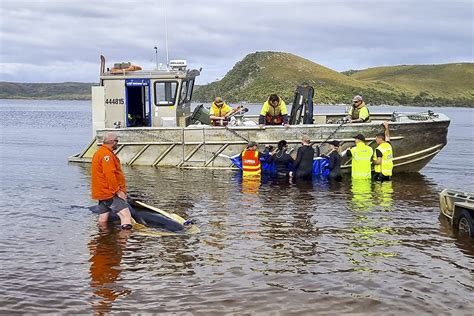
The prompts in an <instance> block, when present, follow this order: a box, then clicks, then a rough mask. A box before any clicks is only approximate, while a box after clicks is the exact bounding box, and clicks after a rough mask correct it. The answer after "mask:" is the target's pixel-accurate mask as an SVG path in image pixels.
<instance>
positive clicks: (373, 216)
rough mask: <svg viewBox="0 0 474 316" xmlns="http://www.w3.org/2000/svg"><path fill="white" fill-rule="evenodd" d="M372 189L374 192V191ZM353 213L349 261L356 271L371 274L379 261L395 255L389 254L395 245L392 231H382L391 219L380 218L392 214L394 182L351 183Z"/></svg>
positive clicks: (389, 229)
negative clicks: (377, 260)
mask: <svg viewBox="0 0 474 316" xmlns="http://www.w3.org/2000/svg"><path fill="white" fill-rule="evenodd" d="M372 188H373V190H372ZM351 189H352V207H351V209H352V211H353V212H354V213H355V219H354V226H353V227H352V231H353V233H354V234H353V235H351V236H349V237H348V238H349V239H350V240H351V242H350V246H351V248H350V249H349V250H348V252H347V253H348V256H349V260H350V261H351V263H352V264H354V265H355V266H356V268H355V270H359V271H372V270H373V269H372V268H371V266H372V265H374V264H375V263H376V262H374V261H376V257H382V258H387V257H393V256H395V255H396V254H395V253H394V252H390V251H387V250H388V249H389V248H390V246H393V245H394V244H396V242H394V241H390V240H389V238H388V236H389V235H390V234H393V233H394V232H393V230H392V229H391V228H389V227H383V222H384V221H391V218H390V217H386V216H380V215H381V214H380V213H381V212H380V211H382V212H390V211H391V210H392V195H393V188H392V183H391V181H387V182H384V183H374V184H372V182H371V181H370V180H363V179H352V186H351Z"/></svg>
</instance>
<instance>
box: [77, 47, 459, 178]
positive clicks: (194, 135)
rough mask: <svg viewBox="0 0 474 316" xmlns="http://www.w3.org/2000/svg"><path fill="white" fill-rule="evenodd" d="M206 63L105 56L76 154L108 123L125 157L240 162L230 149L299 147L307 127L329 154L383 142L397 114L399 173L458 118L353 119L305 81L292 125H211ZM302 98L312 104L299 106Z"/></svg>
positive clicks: (421, 161)
mask: <svg viewBox="0 0 474 316" xmlns="http://www.w3.org/2000/svg"><path fill="white" fill-rule="evenodd" d="M200 71H201V69H199V70H197V69H188V68H187V62H186V61H185V60H171V61H170V62H169V66H168V67H167V68H166V69H153V70H136V71H132V72H122V73H112V72H111V70H109V69H107V70H106V69H105V58H104V57H103V56H101V66H100V83H99V85H98V86H93V87H92V129H93V131H92V132H93V135H94V136H93V139H92V140H91V141H90V143H89V144H88V145H87V146H86V148H85V149H84V150H83V151H82V152H80V153H78V154H75V155H73V156H71V157H69V161H70V162H85V163H88V162H90V161H91V158H92V156H93V154H94V153H95V151H96V150H97V148H98V146H100V145H101V139H102V136H103V135H104V134H105V133H106V132H108V131H113V132H115V133H117V135H118V136H119V139H120V142H119V147H118V149H117V150H116V154H117V155H118V157H119V158H120V160H121V161H122V163H124V164H126V165H130V166H136V165H145V166H152V167H177V168H216V169H218V168H223V169H235V168H236V167H235V165H234V164H233V162H232V161H231V160H230V159H229V157H231V156H233V155H235V154H236V153H240V152H242V150H243V149H244V148H245V146H246V145H247V143H248V142H249V141H250V140H251V141H256V142H257V143H259V144H260V145H262V146H263V145H265V144H268V145H274V146H275V145H276V144H277V143H278V141H279V140H282V139H285V140H286V141H287V142H288V144H289V147H290V148H296V147H297V146H299V144H300V143H301V137H302V135H308V136H309V137H310V139H311V140H312V143H313V145H314V146H315V147H317V149H318V151H319V152H320V153H321V154H324V153H327V152H329V150H330V146H329V145H328V144H327V143H326V141H328V140H332V139H337V140H339V141H340V142H341V146H340V147H341V151H343V150H345V149H348V148H350V147H352V146H354V135H357V134H359V133H360V134H363V135H365V137H366V140H367V143H368V145H370V146H372V147H373V148H375V147H376V143H375V135H376V134H377V133H380V132H383V126H382V123H383V122H384V121H390V138H391V143H392V146H393V150H394V154H395V157H394V170H393V172H394V173H400V172H417V171H419V170H421V169H422V168H423V167H424V166H425V165H426V164H427V163H428V162H429V161H430V160H431V159H433V157H435V156H436V154H438V153H439V152H440V151H441V149H442V148H443V147H444V146H445V145H446V144H447V134H448V127H449V124H450V119H449V118H448V117H447V116H446V115H444V114H442V113H436V112H434V111H431V110H427V111H424V112H422V113H401V112H385V113H371V121H370V122H368V123H355V124H347V123H345V121H344V120H343V119H344V117H346V115H347V114H346V113H330V114H320V113H317V112H318V111H317V105H314V107H313V106H312V105H313V104H312V99H311V98H310V96H309V94H313V93H314V90H312V89H305V88H303V89H299V88H297V89H296V94H295V98H294V102H293V107H292V111H291V112H292V113H291V115H292V117H291V120H290V123H291V125H290V126H289V127H284V126H266V127H265V128H260V127H259V126H258V124H257V122H258V115H247V114H246V113H244V114H239V115H238V116H237V118H236V119H234V120H233V121H232V122H231V124H227V125H226V126H209V124H204V123H206V122H209V113H208V112H206V110H205V108H204V107H203V106H198V107H196V108H195V109H194V111H193V112H192V111H191V102H192V95H193V90H194V84H195V80H196V77H197V76H199V75H200ZM304 91H307V93H308V95H304V93H305V92H304ZM298 94H300V95H298ZM301 104H303V105H304V108H303V109H301V108H298V109H297V108H296V107H297V106H299V105H301ZM309 105H311V108H309ZM293 109H295V110H293ZM310 110H311V111H310ZM313 110H314V113H313V112H312V111H313ZM308 113H310V114H308ZM206 117H207V119H206ZM202 122H204V123H202ZM350 167H351V161H350V158H343V160H342V166H341V169H342V171H343V172H345V171H350Z"/></svg>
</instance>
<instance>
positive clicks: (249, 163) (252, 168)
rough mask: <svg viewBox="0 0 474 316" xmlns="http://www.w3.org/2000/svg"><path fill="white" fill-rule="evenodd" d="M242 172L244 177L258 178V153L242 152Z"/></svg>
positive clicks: (254, 151) (259, 171)
mask: <svg viewBox="0 0 474 316" xmlns="http://www.w3.org/2000/svg"><path fill="white" fill-rule="evenodd" d="M242 171H243V175H244V176H260V174H261V173H262V166H261V164H260V159H259V158H258V151H256V150H244V151H243V152H242Z"/></svg>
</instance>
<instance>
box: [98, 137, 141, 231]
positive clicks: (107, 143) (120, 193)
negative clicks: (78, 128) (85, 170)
mask: <svg viewBox="0 0 474 316" xmlns="http://www.w3.org/2000/svg"><path fill="white" fill-rule="evenodd" d="M117 144H118V136H117V134H116V133H114V132H107V133H105V134H104V137H103V140H102V146H100V147H99V149H98V150H97V151H96V152H95V154H94V156H93V157H92V163H91V171H92V175H91V191H92V192H91V193H92V194H91V195H92V198H93V199H95V200H98V201H99V205H98V213H99V224H101V225H104V224H105V223H107V222H108V220H109V215H110V213H113V214H115V215H117V216H118V217H119V218H120V223H121V226H122V229H132V215H131V213H130V206H129V205H128V203H127V185H126V183H125V175H124V174H123V171H122V167H121V165H120V159H119V158H118V157H117V156H116V155H115V153H114V150H116V149H117Z"/></svg>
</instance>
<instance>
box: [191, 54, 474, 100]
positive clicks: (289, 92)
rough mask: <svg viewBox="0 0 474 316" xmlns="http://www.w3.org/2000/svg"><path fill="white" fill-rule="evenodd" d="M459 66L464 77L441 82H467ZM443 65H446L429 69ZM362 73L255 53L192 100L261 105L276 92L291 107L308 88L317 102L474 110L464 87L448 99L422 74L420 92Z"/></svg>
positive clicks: (455, 74)
mask: <svg viewBox="0 0 474 316" xmlns="http://www.w3.org/2000/svg"><path fill="white" fill-rule="evenodd" d="M461 65H462V66H461V68H463V71H462V74H463V75H462V77H461V78H460V77H458V72H448V71H446V72H445V74H446V75H445V76H443V77H441V79H440V80H441V81H442V80H444V81H450V82H458V81H463V80H466V78H468V77H469V73H470V71H469V69H472V66H473V65H474V64H461ZM443 66H447V65H440V66H430V67H443ZM413 67H415V68H416V67H421V68H424V67H425V66H413ZM383 68H384V69H391V68H398V67H383ZM464 68H465V69H464ZM366 71H368V70H366ZM364 72H365V71H364V70H363V71H350V72H349V74H350V75H346V74H343V73H339V72H337V71H334V70H331V69H329V68H326V67H324V66H321V65H319V64H316V63H314V62H312V61H310V60H307V59H304V58H301V57H298V56H295V55H293V54H289V53H281V52H257V53H252V54H249V55H247V56H246V57H245V58H244V59H243V60H242V61H240V62H238V63H237V64H236V65H235V66H234V67H233V68H232V69H231V70H230V71H229V72H228V73H227V74H226V75H225V77H224V78H222V79H221V80H219V81H216V82H213V83H210V84H208V85H204V86H202V87H200V88H199V89H197V91H196V92H195V96H194V99H195V100H198V101H201V102H205V101H208V102H209V101H210V100H212V99H213V97H214V96H216V95H220V96H222V97H224V98H225V99H226V100H228V101H229V102H237V101H248V102H258V103H259V102H263V101H265V99H266V98H267V97H268V95H269V94H271V93H277V94H279V95H280V96H282V97H283V98H284V99H285V100H286V101H288V102H292V98H293V94H294V89H295V87H296V86H297V85H298V84H302V83H306V84H310V85H312V86H313V87H314V88H315V90H316V95H315V99H316V102H317V103H327V104H334V103H349V102H350V100H351V99H352V97H353V96H354V95H355V94H361V95H363V96H364V98H365V99H366V100H367V102H368V103H371V104H417V105H459V106H473V105H474V94H473V93H474V91H473V88H465V87H466V84H464V85H463V87H462V88H457V89H456V90H452V91H451V93H450V94H445V93H443V91H444V90H436V88H435V87H433V88H432V90H426V88H423V84H422V83H421V82H422V81H423V80H424V77H423V76H424V73H423V72H422V71H420V72H419V77H418V80H415V81H416V84H417V85H418V86H417V87H418V88H415V86H411V85H409V84H408V85H407V86H404V85H402V84H396V83H393V82H392V81H390V82H389V81H387V80H380V79H370V78H369V77H367V78H359V77H358V76H360V75H362V74H363V73H364ZM395 77H396V76H394V78H395ZM426 78H428V79H429V78H430V77H429V76H427V77H426ZM428 79H426V80H428ZM466 81H468V80H466ZM471 82H472V79H471ZM453 85H454V84H453ZM440 86H442V84H440ZM444 87H445V86H443V88H444ZM434 91H436V92H437V93H434Z"/></svg>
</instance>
